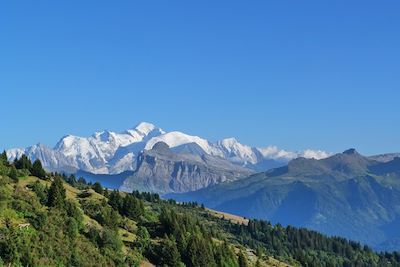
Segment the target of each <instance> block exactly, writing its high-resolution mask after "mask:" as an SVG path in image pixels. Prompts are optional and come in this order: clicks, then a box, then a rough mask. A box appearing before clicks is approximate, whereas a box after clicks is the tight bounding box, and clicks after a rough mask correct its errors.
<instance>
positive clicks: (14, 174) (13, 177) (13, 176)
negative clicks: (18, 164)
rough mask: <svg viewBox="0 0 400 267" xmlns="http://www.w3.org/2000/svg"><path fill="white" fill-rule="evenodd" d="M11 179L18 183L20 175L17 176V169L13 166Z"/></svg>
mask: <svg viewBox="0 0 400 267" xmlns="http://www.w3.org/2000/svg"><path fill="white" fill-rule="evenodd" d="M8 176H10V178H11V179H12V180H13V181H14V182H17V181H18V174H17V169H16V168H15V167H14V166H12V167H11V170H10V173H9V175H8Z"/></svg>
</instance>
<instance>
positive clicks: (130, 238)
mask: <svg viewBox="0 0 400 267" xmlns="http://www.w3.org/2000/svg"><path fill="white" fill-rule="evenodd" d="M37 181H39V182H40V183H41V184H43V185H44V186H47V187H50V184H51V182H50V181H45V180H41V179H39V178H37V177H33V176H27V177H21V178H20V179H19V182H18V184H17V185H16V188H17V189H18V190H23V191H26V193H27V194H32V196H33V194H34V193H33V192H31V191H30V189H29V188H28V185H30V184H34V183H35V182H37ZM64 188H65V189H66V196H67V199H70V200H73V201H75V202H76V203H77V204H78V207H80V202H79V194H80V193H81V192H82V191H83V190H79V189H77V188H74V187H72V186H70V185H69V184H67V183H64ZM86 191H88V190H86ZM89 192H90V193H91V195H90V196H89V197H88V198H86V199H87V200H93V201H101V200H103V199H105V197H104V196H103V195H101V194H98V193H96V192H95V191H93V190H92V189H89ZM152 205H154V204H151V203H146V209H148V210H149V209H150V210H151V209H153V208H154V207H152ZM44 208H45V207H44ZM82 212H83V210H82ZM204 212H206V213H209V214H210V215H212V216H213V217H217V218H219V219H222V218H225V219H226V220H229V221H230V222H232V223H240V224H246V225H247V223H248V220H247V219H245V218H243V217H240V216H236V215H232V214H228V213H222V212H218V211H214V210H205V211H204ZM126 220H129V219H126ZM129 221H130V222H131V224H132V225H136V222H134V221H132V220H129ZM0 222H1V220H0ZM23 223H25V222H24V221H21V220H18V221H15V224H17V225H18V224H23ZM84 223H85V225H93V226H96V227H97V228H101V225H100V224H99V223H98V222H97V221H96V220H94V219H92V218H90V217H89V216H87V215H84ZM208 223H210V225H212V224H214V223H215V222H208ZM118 232H119V235H120V238H121V240H122V241H123V243H124V247H123V249H122V250H123V251H124V252H125V253H128V251H129V250H128V247H127V246H129V245H130V244H132V243H133V242H134V241H135V238H136V235H135V233H134V231H131V232H130V231H128V230H126V229H122V228H119V231H118ZM217 241H218V240H217ZM153 242H159V240H153ZM234 246H235V248H236V249H235V250H236V251H237V252H238V251H239V247H240V246H239V245H237V244H235V245H234ZM246 252H247V257H248V260H249V262H250V263H251V264H252V265H255V263H256V261H257V256H256V255H255V252H254V251H253V250H251V249H246ZM260 261H261V266H266V267H269V266H276V267H289V266H290V265H288V264H286V263H284V262H281V261H279V260H277V259H274V258H273V257H263V258H262V259H260ZM141 266H143V267H151V266H154V265H153V264H152V263H150V262H148V261H147V260H144V261H143V262H142V264H141Z"/></svg>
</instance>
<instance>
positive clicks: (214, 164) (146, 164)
mask: <svg viewBox="0 0 400 267" xmlns="http://www.w3.org/2000/svg"><path fill="white" fill-rule="evenodd" d="M195 146H196V145H194V144H192V145H191V148H192V149H195V150H196V151H201V148H200V147H197V148H195ZM249 174H251V171H250V170H248V169H245V168H242V167H239V166H236V165H234V164H232V163H230V162H229V161H227V160H224V159H222V158H217V157H214V156H210V155H206V154H204V155H202V156H200V155H194V154H189V153H184V152H182V153H176V152H175V153H174V152H173V151H172V150H171V149H170V148H169V146H168V145H167V144H166V143H164V142H158V143H156V144H155V145H154V146H153V148H152V149H151V150H145V151H143V152H142V153H141V154H140V155H139V157H138V160H137V168H136V170H135V171H134V173H133V175H132V176H130V177H128V178H127V179H126V180H125V181H124V183H123V185H122V186H121V188H120V189H121V190H122V191H132V190H142V191H151V192H157V193H160V194H164V193H170V192H188V191H193V190H197V189H200V188H204V187H207V186H210V185H214V184H218V183H222V182H225V181H233V180H236V179H238V178H242V177H245V176H247V175H249Z"/></svg>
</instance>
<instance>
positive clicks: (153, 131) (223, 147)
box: [7, 122, 329, 174]
mask: <svg viewBox="0 0 400 267" xmlns="http://www.w3.org/2000/svg"><path fill="white" fill-rule="evenodd" d="M158 142H164V143H165V144H167V145H168V146H169V147H170V148H171V152H173V153H175V154H191V155H193V156H199V157H203V158H204V157H205V156H207V157H214V158H215V159H217V158H218V160H220V162H222V161H221V160H225V161H227V162H224V165H226V164H230V165H232V164H234V165H237V166H239V167H242V168H246V169H248V170H250V171H253V172H256V171H265V170H267V169H270V168H273V167H278V166H283V165H285V164H287V162H288V161H289V160H291V159H294V158H297V157H299V156H301V157H307V158H317V159H319V158H324V157H327V156H328V155H329V153H327V152H325V151H320V150H305V151H302V152H292V151H286V150H280V149H278V148H277V147H276V146H268V147H265V148H255V147H250V146H247V145H243V144H241V143H239V142H238V141H237V140H236V139H235V138H227V139H224V140H221V141H218V142H210V141H208V140H206V139H204V138H201V137H198V136H192V135H188V134H185V133H182V132H178V131H171V132H166V131H164V130H162V129H161V128H158V127H156V126H155V125H153V124H151V123H146V122H142V123H139V124H138V125H137V126H136V127H134V128H133V129H129V130H126V131H124V132H122V133H116V132H112V131H102V132H96V133H94V134H93V135H91V136H89V137H79V136H74V135H67V136H64V137H63V138H61V139H60V141H59V142H58V143H57V144H56V145H55V147H54V148H50V147H48V146H46V145H44V144H40V143H39V144H37V145H33V146H30V147H28V148H23V149H21V148H17V149H10V150H7V155H8V157H9V160H14V159H15V158H19V157H20V156H21V155H22V154H25V155H27V156H28V157H29V158H30V159H32V160H35V159H39V160H40V161H41V162H42V163H43V165H44V167H45V168H46V169H47V170H49V171H57V172H67V173H76V172H78V171H84V172H88V173H93V174H120V173H123V172H125V171H134V170H136V169H137V166H138V159H139V158H140V156H141V153H142V152H143V151H147V150H151V149H152V148H153V146H154V145H155V144H156V143H158Z"/></svg>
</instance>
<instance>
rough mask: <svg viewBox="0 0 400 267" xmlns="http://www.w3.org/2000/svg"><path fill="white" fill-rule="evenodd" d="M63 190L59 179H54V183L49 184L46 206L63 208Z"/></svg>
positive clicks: (64, 196) (64, 195)
mask: <svg viewBox="0 0 400 267" xmlns="http://www.w3.org/2000/svg"><path fill="white" fill-rule="evenodd" d="M65 198H66V194H65V188H64V185H63V182H62V180H61V178H59V177H58V176H56V177H54V181H53V182H52V183H51V186H50V188H49V193H48V197H47V205H48V206H49V207H63V206H64V203H65Z"/></svg>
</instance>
